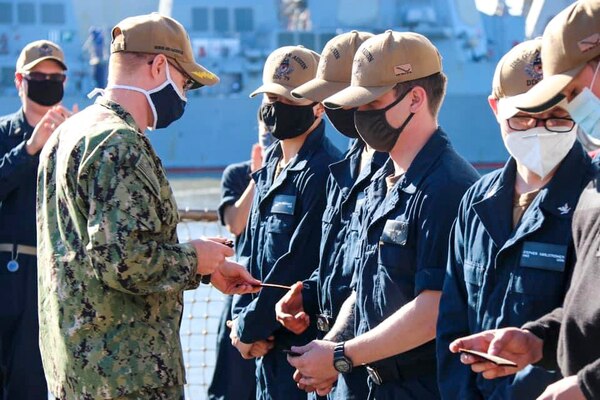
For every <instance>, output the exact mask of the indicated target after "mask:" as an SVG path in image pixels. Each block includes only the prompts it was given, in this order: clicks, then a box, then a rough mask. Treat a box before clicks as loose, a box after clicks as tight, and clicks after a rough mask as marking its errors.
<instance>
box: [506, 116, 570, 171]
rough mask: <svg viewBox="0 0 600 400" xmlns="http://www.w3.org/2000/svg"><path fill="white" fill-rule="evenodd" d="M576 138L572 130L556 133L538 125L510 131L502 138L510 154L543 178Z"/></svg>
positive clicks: (561, 158) (565, 153)
mask: <svg viewBox="0 0 600 400" xmlns="http://www.w3.org/2000/svg"><path fill="white" fill-rule="evenodd" d="M576 138H577V137H576V135H575V131H574V130H572V131H571V132H562V133H557V132H550V131H548V130H546V128H544V127H543V126H538V127H535V128H532V129H529V130H526V131H515V132H510V133H509V134H508V135H505V136H504V138H503V139H504V145H505V146H506V149H507V150H508V152H509V153H510V155H511V156H513V158H514V159H515V160H517V162H518V163H519V164H522V165H524V166H525V167H526V168H527V169H528V170H530V171H531V172H533V173H535V174H536V175H538V176H539V177H540V178H542V179H543V178H544V177H546V175H548V173H550V171H552V170H553V169H554V167H556V166H557V165H558V164H559V163H560V162H561V161H562V160H563V158H565V156H566V155H567V153H569V151H570V150H571V147H573V143H575V140H576Z"/></svg>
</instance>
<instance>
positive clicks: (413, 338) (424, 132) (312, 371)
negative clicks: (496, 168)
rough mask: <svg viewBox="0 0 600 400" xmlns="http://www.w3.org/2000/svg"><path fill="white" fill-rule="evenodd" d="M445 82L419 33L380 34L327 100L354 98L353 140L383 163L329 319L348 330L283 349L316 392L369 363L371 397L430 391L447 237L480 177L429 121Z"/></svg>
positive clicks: (425, 395)
mask: <svg viewBox="0 0 600 400" xmlns="http://www.w3.org/2000/svg"><path fill="white" fill-rule="evenodd" d="M445 87H446V77H445V75H444V73H443V72H442V63H441V57H440V55H439V53H438V51H437V49H436V48H435V46H433V44H432V43H431V42H430V41H429V40H428V39H426V38H425V37H424V36H422V35H419V34H415V33H410V32H393V31H386V32H385V33H382V34H380V35H377V36H375V37H373V38H371V39H369V40H367V41H366V42H364V43H363V44H362V45H361V47H360V48H359V49H358V51H357V52H356V55H355V57H354V65H353V68H352V83H351V85H350V87H348V88H346V89H344V90H342V91H340V92H339V93H337V94H335V95H333V96H331V97H329V98H327V99H325V101H324V104H325V105H326V106H327V107H336V108H339V107H358V109H357V111H356V112H355V114H354V121H355V124H356V128H357V129H358V133H359V134H360V136H361V138H362V139H363V140H364V141H365V142H366V143H367V144H368V145H369V146H371V147H373V148H374V149H375V150H379V151H383V152H388V153H389V155H390V160H388V161H387V162H386V163H385V164H384V166H383V167H382V168H381V169H380V170H379V171H378V172H377V173H375V175H374V176H373V177H372V178H371V183H370V185H369V186H368V187H367V188H366V189H365V203H364V206H363V208H362V209H361V221H362V223H363V224H362V233H361V241H360V246H361V247H360V249H359V256H358V260H357V263H358V264H357V266H356V269H355V278H354V282H355V286H354V291H355V295H354V296H350V297H349V298H348V300H347V301H346V303H345V304H344V305H343V306H342V307H343V310H344V312H341V313H340V315H339V316H338V318H337V320H336V322H335V325H334V328H333V329H334V330H336V329H338V327H339V326H340V324H341V325H343V324H347V323H348V321H351V320H355V322H354V324H353V325H354V326H355V330H354V338H353V339H351V340H347V341H345V342H344V341H341V342H337V343H336V342H329V341H313V342H312V343H310V344H309V345H307V346H304V347H294V348H292V350H294V351H297V352H299V353H302V355H301V356H299V357H295V358H292V359H290V362H291V363H292V364H293V365H294V366H295V367H296V368H297V369H298V371H299V372H298V373H299V374H300V375H301V376H302V378H301V379H299V383H300V384H306V385H311V386H314V387H316V388H317V389H318V392H319V393H323V392H326V391H327V390H328V387H327V384H328V383H329V384H330V379H331V378H332V377H333V378H335V377H336V376H337V374H338V373H346V372H349V371H350V370H351V369H352V368H353V366H356V365H361V364H367V369H368V372H369V386H370V393H369V398H370V399H373V398H375V399H400V398H402V399H421V400H422V399H436V398H438V397H439V393H438V390H437V381H436V364H435V343H434V341H433V339H434V337H435V322H436V318H437V307H438V301H439V296H440V290H441V287H442V282H443V277H444V270H445V265H446V259H447V241H448V234H449V232H450V227H451V225H452V221H453V220H454V217H455V215H456V210H457V208H458V203H459V201H460V198H461V197H462V195H463V193H464V192H465V190H466V189H467V188H468V187H469V186H470V185H471V184H472V183H473V182H474V181H475V179H476V177H477V173H476V172H475V171H474V169H473V168H472V167H471V166H470V165H469V164H468V163H467V162H466V161H465V160H464V159H462V158H461V157H460V156H459V155H458V154H457V153H456V152H455V151H454V150H453V148H452V146H451V145H450V142H449V140H448V137H447V136H446V134H445V133H443V131H441V129H440V128H439V127H438V124H437V114H438V109H439V106H440V105H441V103H442V101H443V98H444V94H445ZM332 361H333V362H332Z"/></svg>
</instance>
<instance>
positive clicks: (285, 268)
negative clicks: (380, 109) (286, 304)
mask: <svg viewBox="0 0 600 400" xmlns="http://www.w3.org/2000/svg"><path fill="white" fill-rule="evenodd" d="M281 157H282V152H281V147H280V145H275V146H272V147H271V148H270V149H269V151H268V152H267V155H266V162H265V167H264V168H262V169H260V170H258V171H256V172H255V173H254V174H253V176H252V177H253V179H254V180H255V182H256V191H255V195H254V201H253V204H252V209H251V211H250V217H249V220H248V225H247V227H246V231H245V232H244V239H243V243H242V250H241V254H240V261H241V262H244V263H246V265H247V268H248V270H249V271H250V272H251V273H252V275H253V276H254V277H256V278H257V279H260V280H261V281H262V282H265V283H277V284H283V285H292V284H293V283H295V282H297V281H301V280H304V279H306V278H308V277H309V276H310V275H311V273H312V272H313V271H314V270H315V268H316V267H317V266H318V264H319V243H320V239H321V224H320V222H321V216H322V214H323V210H324V209H325V195H326V193H325V182H326V180H327V176H328V174H329V170H328V166H329V164H331V163H333V162H335V161H338V160H339V159H340V158H341V154H340V152H339V150H337V149H336V148H335V147H334V146H333V145H332V144H331V142H330V141H329V139H327V137H326V136H325V128H324V123H321V124H320V125H319V126H318V127H317V128H316V129H315V130H314V131H313V132H311V133H310V134H309V135H308V137H307V138H306V141H305V142H304V144H303V146H302V147H301V149H300V151H299V152H298V154H297V155H296V156H295V157H294V158H293V159H292V160H291V161H290V163H289V164H288V165H287V167H286V168H284V169H283V170H282V171H281V173H280V174H279V175H278V176H277V177H275V171H276V167H277V164H278V163H279V160H280V159H281ZM284 294H285V292H282V291H281V290H278V289H272V288H264V289H262V290H261V291H260V292H259V293H258V294H247V295H242V296H236V297H235V298H234V304H233V309H234V312H233V314H234V317H235V316H237V318H238V336H239V338H240V340H241V341H242V342H244V343H253V342H256V341H258V340H265V339H267V338H268V337H270V336H274V337H275V348H274V349H273V350H271V351H270V352H269V353H267V354H266V355H265V356H264V357H261V358H258V359H257V360H256V368H257V372H256V375H257V391H256V393H257V395H256V398H257V399H259V400H263V399H264V400H267V399H268V400H271V399H274V400H280V399H286V400H293V399H306V393H305V392H304V391H302V390H300V389H298V388H297V387H296V383H295V382H294V380H293V378H292V375H293V373H294V369H293V368H292V366H291V365H290V364H289V363H288V362H287V357H286V354H285V353H283V352H282V351H281V350H282V349H285V348H289V347H290V346H295V345H304V344H306V343H308V342H309V341H311V340H312V339H313V338H314V337H315V336H316V329H315V327H314V326H311V328H309V329H307V331H305V332H304V333H303V334H302V335H295V334H294V333H292V332H290V331H288V330H287V329H285V328H283V327H282V326H281V325H280V324H279V322H277V320H276V319H275V304H276V303H277V301H279V299H280V298H281V297H282V296H283V295H284Z"/></svg>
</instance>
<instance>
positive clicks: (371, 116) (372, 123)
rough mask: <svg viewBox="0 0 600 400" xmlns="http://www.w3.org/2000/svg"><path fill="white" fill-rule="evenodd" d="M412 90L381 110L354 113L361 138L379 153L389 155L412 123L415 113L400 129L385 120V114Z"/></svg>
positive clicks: (411, 114)
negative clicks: (405, 129) (407, 126)
mask: <svg viewBox="0 0 600 400" xmlns="http://www.w3.org/2000/svg"><path fill="white" fill-rule="evenodd" d="M410 92H411V90H409V91H408V92H406V93H404V94H403V95H402V96H400V97H398V98H397V99H396V100H395V101H394V102H393V103H392V104H390V105H389V106H387V107H385V108H382V109H380V110H369V111H356V112H355V113H354V124H355V125H356V129H357V130H358V133H359V135H360V137H361V138H363V140H364V141H365V142H366V143H367V144H368V145H369V146H371V147H372V148H374V149H375V150H377V151H381V152H385V153H389V152H390V150H392V148H393V147H394V145H395V144H396V141H397V140H398V137H399V136H400V133H402V131H403V130H404V128H405V127H406V125H408V123H409V122H410V120H411V119H412V117H413V116H414V115H415V114H414V113H410V115H409V116H408V117H407V118H406V120H404V123H403V124H402V125H401V126H400V127H399V128H394V127H393V126H390V124H389V123H388V122H387V119H386V118H385V113H386V112H387V111H388V110H389V109H391V108H392V107H394V106H395V105H396V104H398V103H400V102H401V101H402V100H403V99H404V98H405V97H406V95H407V94H408V93H410Z"/></svg>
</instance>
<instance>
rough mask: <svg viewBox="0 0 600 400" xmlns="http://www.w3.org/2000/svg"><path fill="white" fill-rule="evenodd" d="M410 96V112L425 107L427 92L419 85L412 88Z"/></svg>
mask: <svg viewBox="0 0 600 400" xmlns="http://www.w3.org/2000/svg"><path fill="white" fill-rule="evenodd" d="M409 96H410V112H413V113H416V112H417V111H419V110H420V109H421V108H422V107H427V92H425V89H423V88H422V87H421V86H415V87H414V88H412V90H411V93H410V94H409Z"/></svg>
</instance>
